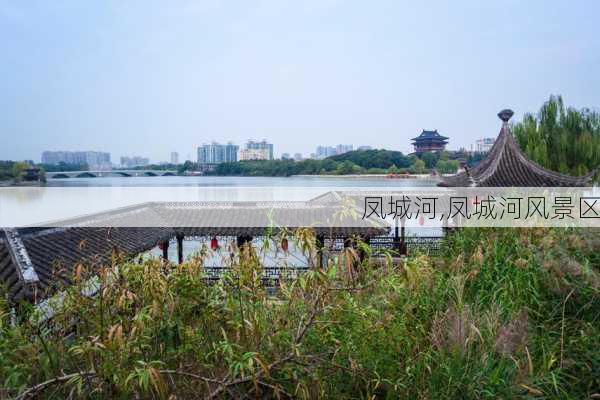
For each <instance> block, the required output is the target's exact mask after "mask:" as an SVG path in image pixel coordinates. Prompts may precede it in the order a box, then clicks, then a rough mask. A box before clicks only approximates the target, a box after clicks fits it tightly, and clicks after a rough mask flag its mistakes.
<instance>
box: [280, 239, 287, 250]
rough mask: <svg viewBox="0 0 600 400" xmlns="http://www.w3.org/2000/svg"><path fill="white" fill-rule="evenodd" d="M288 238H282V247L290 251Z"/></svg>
mask: <svg viewBox="0 0 600 400" xmlns="http://www.w3.org/2000/svg"><path fill="white" fill-rule="evenodd" d="M288 247H289V245H288V240H287V238H283V239H281V248H282V249H283V251H288Z"/></svg>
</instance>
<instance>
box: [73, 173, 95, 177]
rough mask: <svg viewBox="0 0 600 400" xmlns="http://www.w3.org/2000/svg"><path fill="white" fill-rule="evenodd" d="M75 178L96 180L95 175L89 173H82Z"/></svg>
mask: <svg viewBox="0 0 600 400" xmlns="http://www.w3.org/2000/svg"><path fill="white" fill-rule="evenodd" d="M75 178H96V175H94V174H92V173H91V172H82V173H81V174H78V175H76V176H75Z"/></svg>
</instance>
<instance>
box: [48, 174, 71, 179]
mask: <svg viewBox="0 0 600 400" xmlns="http://www.w3.org/2000/svg"><path fill="white" fill-rule="evenodd" d="M68 177H69V175H67V174H63V173H58V174H52V175H50V178H51V179H66V178H68Z"/></svg>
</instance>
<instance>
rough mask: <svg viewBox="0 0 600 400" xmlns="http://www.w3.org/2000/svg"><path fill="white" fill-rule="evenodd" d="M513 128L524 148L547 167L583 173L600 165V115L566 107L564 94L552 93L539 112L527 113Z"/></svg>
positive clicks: (564, 171) (572, 172)
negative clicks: (535, 113)
mask: <svg viewBox="0 0 600 400" xmlns="http://www.w3.org/2000/svg"><path fill="white" fill-rule="evenodd" d="M512 131H513V134H514V135H515V137H516V139H517V141H518V142H519V145H520V146H521V148H522V149H523V151H524V152H525V153H527V155H528V156H529V157H530V158H531V159H532V160H533V161H535V162H537V163H538V164H540V165H542V166H544V167H546V168H549V169H552V170H554V171H558V172H562V173H565V174H572V175H583V174H585V173H587V172H589V171H591V170H595V169H597V168H598V166H599V165H600V115H599V114H598V113H597V112H594V111H591V110H589V109H587V108H583V109H580V110H577V109H575V108H570V107H569V108H566V107H565V106H564V103H563V99H562V97H561V96H550V99H549V100H548V101H547V102H545V103H544V104H543V105H542V107H541V108H540V110H539V112H538V113H537V115H533V114H526V115H525V116H524V117H523V121H521V122H517V123H515V124H514V126H513V129H512Z"/></svg>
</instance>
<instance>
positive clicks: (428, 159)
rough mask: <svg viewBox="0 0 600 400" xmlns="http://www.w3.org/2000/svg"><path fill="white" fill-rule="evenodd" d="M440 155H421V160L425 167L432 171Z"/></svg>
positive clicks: (429, 153)
mask: <svg viewBox="0 0 600 400" xmlns="http://www.w3.org/2000/svg"><path fill="white" fill-rule="evenodd" d="M439 158H440V155H439V154H438V153H433V152H427V153H423V154H422V155H421V160H423V161H424V162H425V167H427V168H429V169H432V168H434V167H435V164H436V163H437V161H438V159H439Z"/></svg>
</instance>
